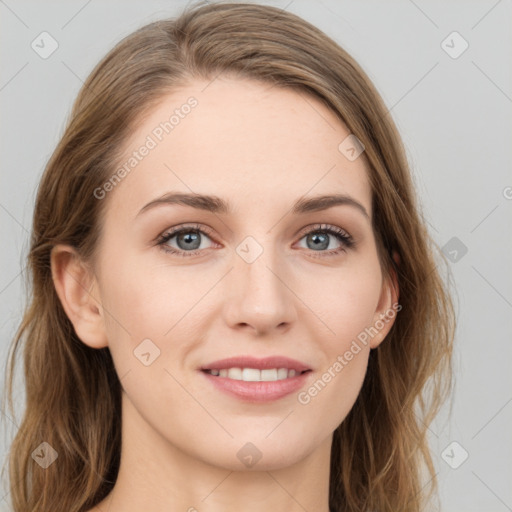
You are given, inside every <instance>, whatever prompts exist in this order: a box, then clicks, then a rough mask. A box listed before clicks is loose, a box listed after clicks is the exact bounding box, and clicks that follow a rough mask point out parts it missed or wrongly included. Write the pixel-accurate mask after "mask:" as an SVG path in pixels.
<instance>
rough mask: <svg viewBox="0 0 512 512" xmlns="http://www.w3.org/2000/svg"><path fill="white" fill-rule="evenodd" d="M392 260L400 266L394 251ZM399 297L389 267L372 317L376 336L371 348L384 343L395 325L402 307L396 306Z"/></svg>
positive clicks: (393, 275) (394, 277)
mask: <svg viewBox="0 0 512 512" xmlns="http://www.w3.org/2000/svg"><path fill="white" fill-rule="evenodd" d="M393 260H394V261H395V263H396V264H397V265H399V264H400V256H399V254H398V253H397V252H396V251H393ZM399 296H400V292H399V288H398V278H397V275H396V270H395V268H394V267H393V266H390V268H389V277H387V278H383V280H382V291H381V295H380V298H379V303H378V305H377V309H376V311H375V314H374V316H373V324H372V327H373V328H374V329H375V330H376V331H377V334H375V335H374V336H373V337H372V339H371V341H370V347H371V348H377V347H378V346H379V345H380V344H381V343H382V342H383V341H384V339H385V338H386V336H387V335H388V333H389V331H390V330H391V327H392V326H393V324H394V323H395V319H396V316H397V315H398V312H399V311H400V310H401V309H402V306H401V305H400V304H398V299H399Z"/></svg>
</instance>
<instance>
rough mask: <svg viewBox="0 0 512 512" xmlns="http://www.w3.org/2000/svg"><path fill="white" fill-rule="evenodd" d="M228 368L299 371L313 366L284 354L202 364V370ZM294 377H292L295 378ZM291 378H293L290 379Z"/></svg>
mask: <svg viewBox="0 0 512 512" xmlns="http://www.w3.org/2000/svg"><path fill="white" fill-rule="evenodd" d="M228 368H254V369H257V370H266V369H269V368H286V369H288V370H295V371H296V372H297V373H301V372H304V371H306V370H311V368H310V367H309V366H308V365H307V364H305V363H301V362H300V361H297V360H295V359H290V358H289V357H284V356H271V357H264V358H262V359H258V358H256V357H252V356H237V357H230V358H227V359H220V360H218V361H213V362H212V363H208V364H206V365H204V366H202V367H201V368H200V369H201V370H224V369H228ZM293 378H294V377H292V379H293ZM290 380H291V379H290Z"/></svg>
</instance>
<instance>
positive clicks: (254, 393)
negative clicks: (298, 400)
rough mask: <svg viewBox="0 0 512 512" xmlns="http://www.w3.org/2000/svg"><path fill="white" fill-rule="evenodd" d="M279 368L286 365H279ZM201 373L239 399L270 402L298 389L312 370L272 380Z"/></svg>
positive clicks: (219, 387)
mask: <svg viewBox="0 0 512 512" xmlns="http://www.w3.org/2000/svg"><path fill="white" fill-rule="evenodd" d="M233 367H234V366H230V368H233ZM250 367H251V366H245V368H250ZM253 368H254V367H253ZM273 368H275V366H273ZM280 368H286V367H285V366H280ZM201 373H202V374H203V375H204V376H205V378H207V379H208V380H209V381H210V382H211V383H212V384H213V385H214V386H216V387H217V389H219V390H221V391H223V392H225V393H228V394H229V395H231V396H234V397H236V398H238V399H240V400H243V401H245V402H270V401H273V400H278V399H279V398H283V397H284V396H286V395H289V394H290V393H294V392H296V391H298V390H299V389H300V388H301V387H303V386H304V383H305V381H306V379H308V378H309V375H310V374H311V373H312V372H311V371H309V372H306V373H302V374H299V375H295V377H290V378H288V379H283V380H276V381H272V382H245V381H243V380H233V379H228V378H227V377H215V376H214V375H211V374H210V373H207V372H205V371H201Z"/></svg>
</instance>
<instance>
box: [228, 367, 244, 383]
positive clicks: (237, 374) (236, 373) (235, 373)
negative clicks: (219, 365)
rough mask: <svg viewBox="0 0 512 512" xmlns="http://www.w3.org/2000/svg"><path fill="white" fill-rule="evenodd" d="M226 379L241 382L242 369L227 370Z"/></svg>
mask: <svg viewBox="0 0 512 512" xmlns="http://www.w3.org/2000/svg"><path fill="white" fill-rule="evenodd" d="M228 379H233V380H242V368H230V369H229V370H228Z"/></svg>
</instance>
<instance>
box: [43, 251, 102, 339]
mask: <svg viewBox="0 0 512 512" xmlns="http://www.w3.org/2000/svg"><path fill="white" fill-rule="evenodd" d="M50 259H51V267H52V278H53V284H54V285H55V290H56V292H57V295H58V296H59V299H60V302H61V303H62V307H63V308H64V311H65V312H66V315H67V316H68V318H69V320H70V321H71V323H72V324H73V326H74V328H75V332H76V334H77V336H78V337H79V338H80V339H81V340H82V341H83V342H84V343H85V344H86V345H88V346H89V347H91V348H97V349H99V348H103V347H106V346H107V345H108V341H107V336H106V332H105V326H104V322H103V315H102V313H101V312H102V311H103V308H102V306H101V303H100V301H99V294H98V287H97V283H96V278H95V277H94V275H93V273H92V271H91V270H90V269H89V267H88V266H87V265H85V264H84V263H83V262H82V260H81V258H80V256H79V255H78V253H77V252H76V250H75V249H74V248H73V247H71V246H68V245H56V246H55V247H54V248H53V249H52V252H51V257H50ZM97 297H98V298H97Z"/></svg>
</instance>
